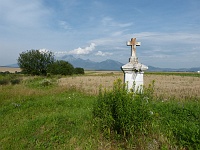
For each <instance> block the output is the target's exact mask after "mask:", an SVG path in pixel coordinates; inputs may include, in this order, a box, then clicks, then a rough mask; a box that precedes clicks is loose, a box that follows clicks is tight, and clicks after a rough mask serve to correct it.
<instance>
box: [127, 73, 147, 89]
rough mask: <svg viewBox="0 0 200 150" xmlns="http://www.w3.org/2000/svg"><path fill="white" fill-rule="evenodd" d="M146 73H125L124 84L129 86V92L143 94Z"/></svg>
mask: <svg viewBox="0 0 200 150" xmlns="http://www.w3.org/2000/svg"><path fill="white" fill-rule="evenodd" d="M143 74H144V72H134V71H129V72H124V82H125V83H126V84H127V88H128V90H129V91H134V92H142V90H143V84H144V82H143Z"/></svg>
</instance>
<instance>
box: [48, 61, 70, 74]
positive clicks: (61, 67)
mask: <svg viewBox="0 0 200 150" xmlns="http://www.w3.org/2000/svg"><path fill="white" fill-rule="evenodd" d="M48 73H51V74H53V75H57V74H60V75H72V74H73V73H74V67H73V66H72V64H70V63H69V62H66V61H64V60H57V61H56V62H54V63H52V64H50V65H49V66H48Z"/></svg>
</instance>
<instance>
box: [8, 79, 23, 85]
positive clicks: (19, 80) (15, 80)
mask: <svg viewBox="0 0 200 150" xmlns="http://www.w3.org/2000/svg"><path fill="white" fill-rule="evenodd" d="M10 82H11V84H12V85H15V84H19V83H20V82H21V79H12V80H10Z"/></svg>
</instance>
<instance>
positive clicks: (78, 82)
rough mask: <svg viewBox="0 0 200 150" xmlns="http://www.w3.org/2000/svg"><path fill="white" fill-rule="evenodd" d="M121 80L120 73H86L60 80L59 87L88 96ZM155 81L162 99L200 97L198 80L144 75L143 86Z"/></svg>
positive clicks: (157, 91)
mask: <svg viewBox="0 0 200 150" xmlns="http://www.w3.org/2000/svg"><path fill="white" fill-rule="evenodd" d="M119 78H120V79H121V80H123V78H124V75H123V73H122V72H112V71H110V72H109V71H107V72H86V75H85V76H73V77H66V78H61V79H60V80H59V85H61V86H66V87H68V88H70V87H74V88H77V89H79V90H81V91H83V92H86V93H89V94H98V90H99V86H100V85H102V87H103V88H106V89H111V88H112V85H113V82H114V81H115V80H116V79H119ZM153 80H155V94H156V95H157V96H163V97H169V96H170V97H178V98H185V97H193V96H197V97H200V78H199V77H192V76H191V77H190V76H177V75H156V74H144V85H145V87H148V85H149V84H152V81H153Z"/></svg>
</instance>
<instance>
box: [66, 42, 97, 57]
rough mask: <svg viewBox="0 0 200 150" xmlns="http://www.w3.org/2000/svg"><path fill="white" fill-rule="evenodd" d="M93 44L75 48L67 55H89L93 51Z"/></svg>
mask: <svg viewBox="0 0 200 150" xmlns="http://www.w3.org/2000/svg"><path fill="white" fill-rule="evenodd" d="M95 46H96V45H95V43H91V44H90V46H88V47H85V48H80V47H79V48H77V49H74V50H72V51H69V54H76V55H86V54H89V53H91V52H92V51H93V50H94V49H95Z"/></svg>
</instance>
